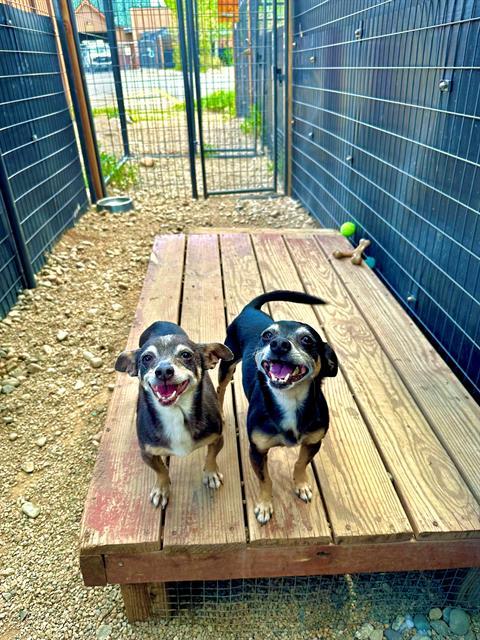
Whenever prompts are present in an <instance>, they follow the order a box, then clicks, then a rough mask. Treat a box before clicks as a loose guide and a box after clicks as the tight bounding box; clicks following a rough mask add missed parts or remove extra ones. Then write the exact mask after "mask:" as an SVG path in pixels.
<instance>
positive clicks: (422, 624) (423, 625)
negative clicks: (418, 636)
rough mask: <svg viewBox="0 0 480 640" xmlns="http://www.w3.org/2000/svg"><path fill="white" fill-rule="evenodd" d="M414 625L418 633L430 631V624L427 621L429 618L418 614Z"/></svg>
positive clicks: (414, 619)
mask: <svg viewBox="0 0 480 640" xmlns="http://www.w3.org/2000/svg"><path fill="white" fill-rule="evenodd" d="M413 624H414V625H415V629H416V630H417V631H424V632H426V631H428V630H429V629H430V623H429V622H428V620H427V617H426V616H424V615H423V614H420V613H417V614H416V615H415V616H414V617H413Z"/></svg>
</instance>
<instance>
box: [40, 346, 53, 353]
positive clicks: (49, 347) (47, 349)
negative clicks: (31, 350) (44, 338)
mask: <svg viewBox="0 0 480 640" xmlns="http://www.w3.org/2000/svg"><path fill="white" fill-rule="evenodd" d="M42 349H43V351H44V352H45V353H46V354H47V356H51V355H52V353H53V347H51V346H50V345H49V344H44V345H43V346H42Z"/></svg>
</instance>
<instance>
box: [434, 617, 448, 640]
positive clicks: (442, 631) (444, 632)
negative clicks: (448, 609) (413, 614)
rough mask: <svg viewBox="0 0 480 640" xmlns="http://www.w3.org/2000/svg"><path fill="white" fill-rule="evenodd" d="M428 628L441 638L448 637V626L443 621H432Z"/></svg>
mask: <svg viewBox="0 0 480 640" xmlns="http://www.w3.org/2000/svg"><path fill="white" fill-rule="evenodd" d="M430 626H431V627H432V629H433V630H434V631H436V632H437V634H438V635H439V636H441V637H442V638H443V637H444V636H448V635H450V629H449V628H448V624H447V623H446V622H444V621H443V620H432V622H431V623H430Z"/></svg>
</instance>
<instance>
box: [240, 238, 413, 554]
mask: <svg viewBox="0 0 480 640" xmlns="http://www.w3.org/2000/svg"><path fill="white" fill-rule="evenodd" d="M253 243H254V247H255V250H256V252H257V259H258V262H259V265H260V269H261V272H262V277H263V281H264V284H265V287H266V288H267V289H293V290H299V291H303V285H302V283H301V281H300V279H299V278H298V275H297V273H296V270H295V267H294V265H293V263H292V260H291V259H290V256H289V255H288V251H287V249H286V247H285V244H284V241H283V239H282V238H281V237H280V236H271V235H268V236H267V235H263V236H257V237H255V238H254V240H253ZM295 263H296V264H297V266H299V267H300V264H299V263H298V261H297V260H295ZM324 291H325V288H324V283H323V282H322V284H321V285H319V284H318V283H317V282H316V283H315V287H313V288H312V291H310V293H314V294H317V295H320V296H322V295H323V292H324ZM324 297H326V296H324ZM327 299H328V298H327ZM271 306H272V309H273V310H274V316H275V317H276V318H277V319H281V318H292V319H296V320H299V321H303V322H306V323H307V324H310V325H312V326H313V327H314V328H316V329H317V330H318V331H320V333H321V330H320V327H319V323H318V320H317V318H316V316H315V313H314V312H313V310H312V308H311V307H306V306H304V305H294V304H288V303H275V304H272V305H271ZM324 388H325V393H326V396H327V401H328V405H329V410H330V412H331V421H332V424H331V429H330V430H329V432H328V434H327V436H326V438H325V441H324V443H323V445H322V449H321V450H320V452H319V454H318V455H317V456H316V457H315V462H314V464H315V467H316V468H317V471H318V474H319V478H320V486H321V489H322V492H323V496H324V500H325V503H326V506H327V511H328V515H329V518H330V521H331V523H332V526H333V534H334V539H335V541H337V542H342V543H347V542H350V543H351V542H363V541H370V542H373V541H375V540H395V539H406V538H410V537H411V536H412V535H413V531H412V527H411V525H410V523H409V521H408V518H407V516H406V514H405V511H404V509H403V507H402V505H401V503H400V500H399V498H398V496H397V494H396V492H395V490H394V488H393V486H392V482H391V480H390V477H389V475H388V473H387V471H386V469H385V467H384V465H383V462H382V460H381V458H380V456H379V454H378V451H377V449H376V447H375V444H374V442H373V441H372V438H371V436H370V433H369V431H368V428H367V426H366V424H365V422H364V420H363V418H362V416H361V414H360V412H359V410H358V407H357V406H356V404H355V401H354V399H353V398H352V393H351V391H350V389H349V387H348V385H347V382H346V380H345V377H344V375H343V373H342V372H341V371H339V373H338V375H337V377H336V378H334V379H328V380H326V381H325V383H324Z"/></svg>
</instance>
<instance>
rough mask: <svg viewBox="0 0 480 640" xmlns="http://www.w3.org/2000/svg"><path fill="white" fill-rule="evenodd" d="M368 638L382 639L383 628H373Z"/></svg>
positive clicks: (370, 639)
mask: <svg viewBox="0 0 480 640" xmlns="http://www.w3.org/2000/svg"><path fill="white" fill-rule="evenodd" d="M368 638H369V640H383V629H374V630H373V631H372V633H371V634H370V635H369V636H368Z"/></svg>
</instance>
